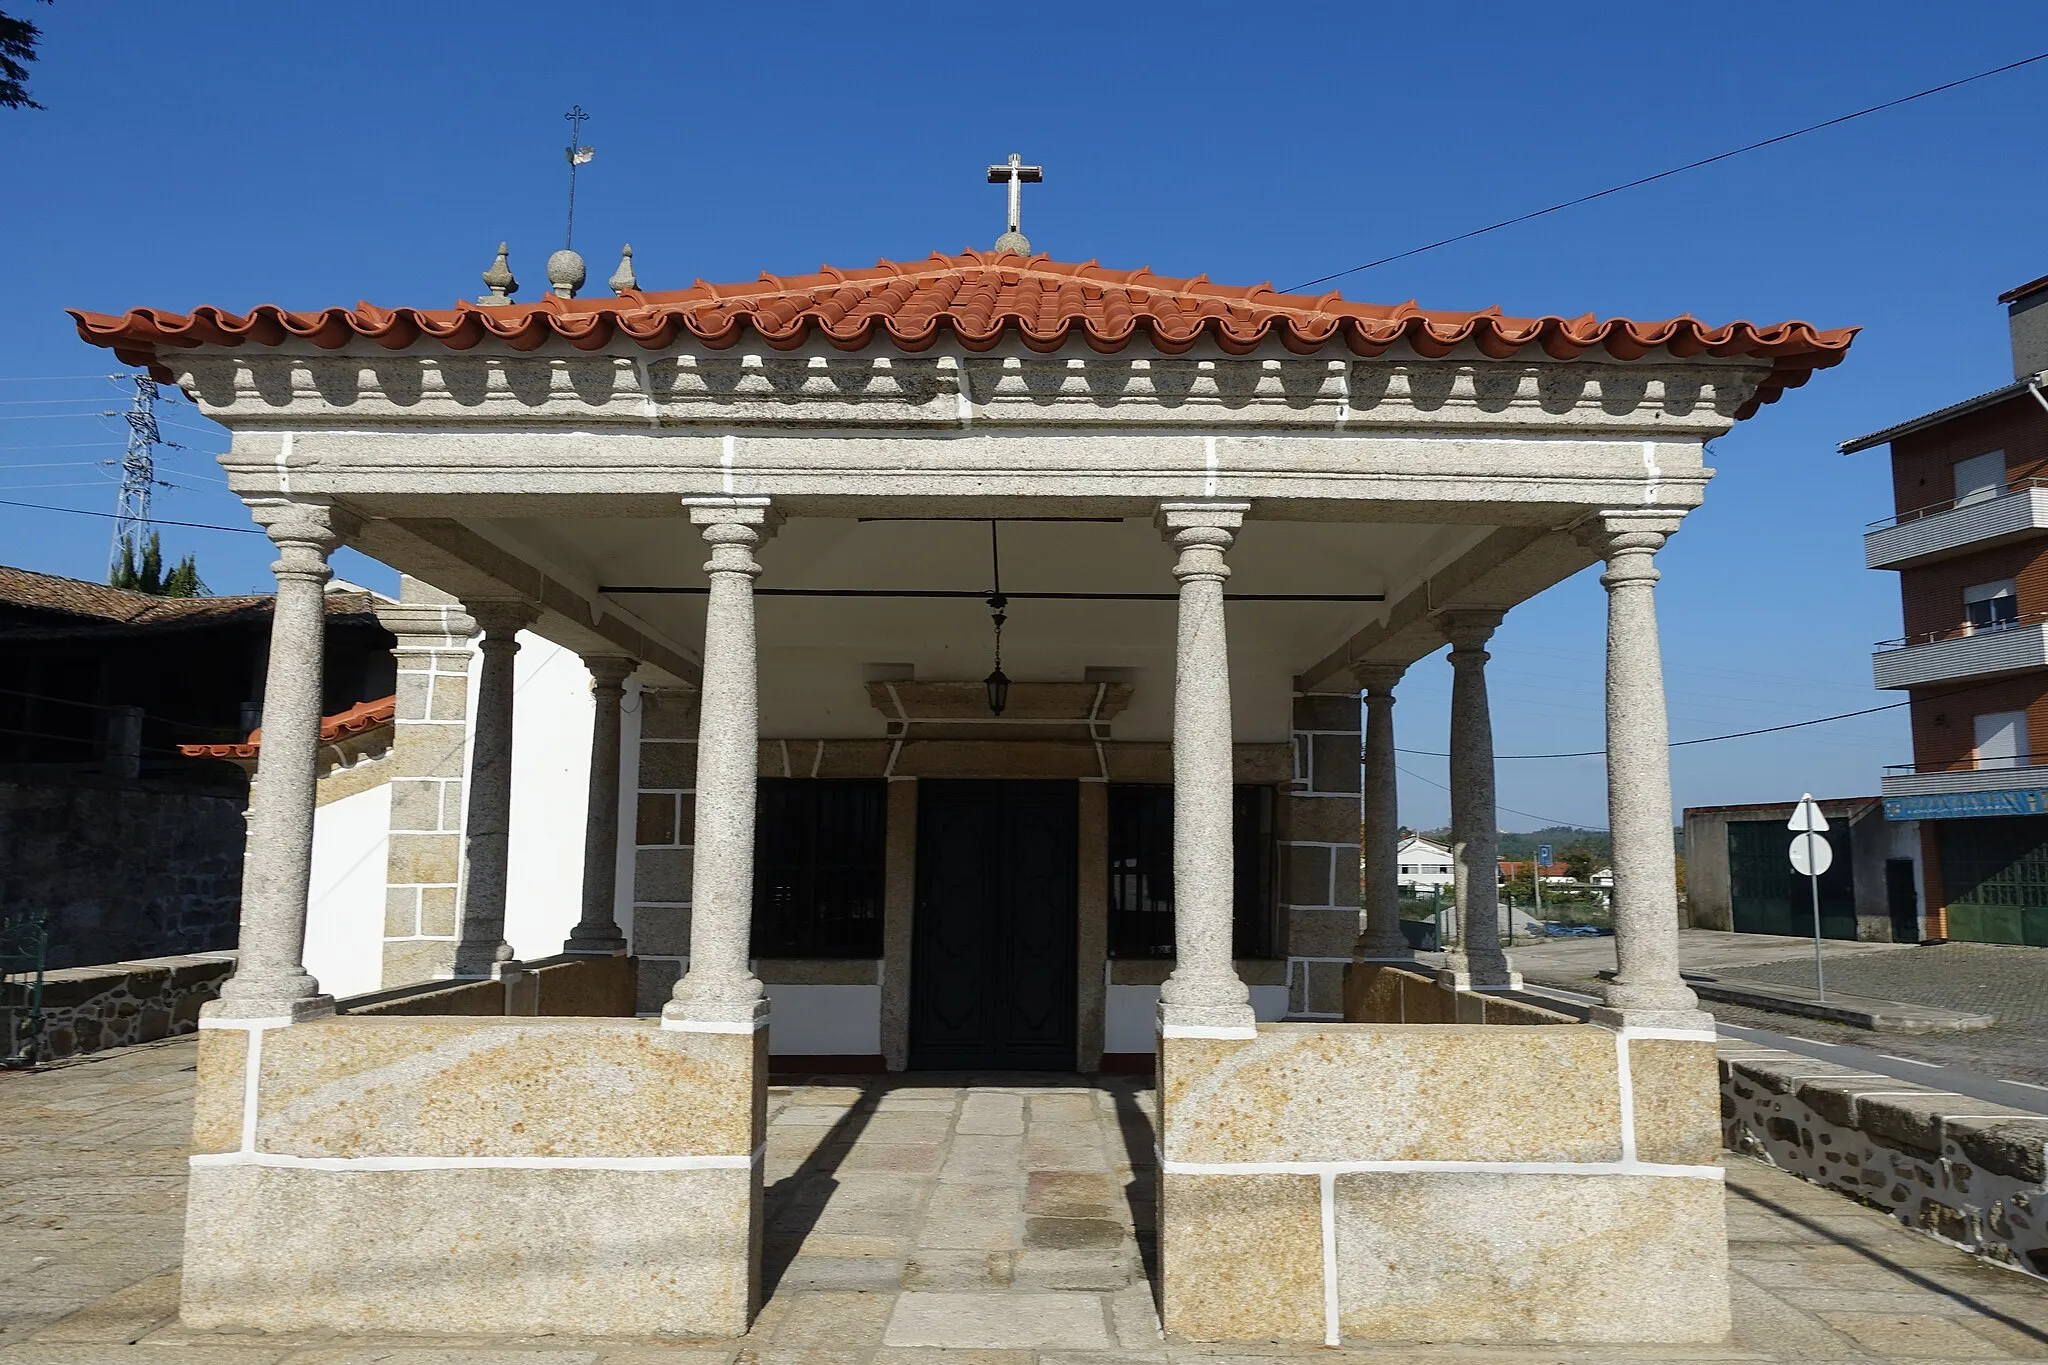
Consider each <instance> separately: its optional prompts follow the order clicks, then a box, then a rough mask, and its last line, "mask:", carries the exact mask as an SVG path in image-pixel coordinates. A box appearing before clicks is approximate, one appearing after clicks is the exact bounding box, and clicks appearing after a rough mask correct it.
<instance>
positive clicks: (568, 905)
mask: <svg viewBox="0 0 2048 1365" xmlns="http://www.w3.org/2000/svg"><path fill="white" fill-rule="evenodd" d="M472 676H474V673H473V672H472ZM512 687H513V693H512V695H513V702H512V839H511V855H510V858H509V866H508V876H507V885H506V892H505V939H506V941H507V942H508V943H510V944H511V945H512V952H513V955H514V956H516V957H518V958H520V959H521V960H523V961H525V960H531V959H533V958H540V957H552V956H554V955H555V954H556V953H559V952H561V951H562V941H563V940H564V939H566V938H568V937H569V931H570V930H571V929H573V928H575V927H576V921H577V920H578V919H579V918H581V916H582V908H583V822H584V818H585V816H586V814H587V813H588V810H589V791H590V728H591V721H592V714H593V713H592V709H591V700H590V671H589V670H588V669H586V668H584V666H583V661H582V660H581V659H579V658H578V657H577V656H576V655H575V653H573V652H572V651H570V650H567V649H564V648H563V647H562V646H560V645H557V644H553V643H551V642H549V641H547V640H544V639H542V638H541V637H540V636H538V635H535V634H532V633H531V632H529V631H521V632H519V653H518V654H517V655H515V656H514V657H513V673H512ZM475 695H476V689H475V688H473V687H472V688H471V689H470V696H471V697H472V698H474V697H475ZM475 733H476V727H475V723H474V716H472V723H471V726H470V734H471V735H472V736H474V735H475Z"/></svg>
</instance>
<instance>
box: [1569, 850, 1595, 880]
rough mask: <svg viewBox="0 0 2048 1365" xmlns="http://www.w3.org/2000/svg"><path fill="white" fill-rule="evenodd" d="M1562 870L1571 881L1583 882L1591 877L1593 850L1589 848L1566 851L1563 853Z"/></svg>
mask: <svg viewBox="0 0 2048 1365" xmlns="http://www.w3.org/2000/svg"><path fill="white" fill-rule="evenodd" d="M1564 870H1565V873H1566V874H1567V875H1568V876H1570V877H1571V879H1572V880H1573V881H1575V882H1582V881H1585V880H1586V879H1587V878H1588V877H1590V876H1592V875H1593V850H1592V849H1590V848H1568V849H1566V850H1565V851H1564Z"/></svg>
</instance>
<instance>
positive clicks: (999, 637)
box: [981, 521, 1010, 716]
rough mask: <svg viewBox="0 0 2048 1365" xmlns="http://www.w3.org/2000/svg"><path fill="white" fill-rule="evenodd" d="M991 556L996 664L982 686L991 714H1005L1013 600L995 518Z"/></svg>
mask: <svg viewBox="0 0 2048 1365" xmlns="http://www.w3.org/2000/svg"><path fill="white" fill-rule="evenodd" d="M988 559H989V570H990V578H991V580H992V581H991V584H990V587H991V589H992V591H991V592H990V593H989V595H988V609H989V612H990V617H989V620H990V621H991V622H992V623H993V624H994V626H995V628H996V666H995V669H994V671H993V672H991V673H990V674H989V675H988V676H987V677H986V678H983V679H982V680H981V683H982V686H984V687H986V688H987V689H988V713H989V714H990V715H992V716H1000V715H1002V714H1003V708H1004V707H1005V706H1008V705H1009V704H1010V679H1009V675H1008V674H1006V673H1004V672H1003V622H1004V621H1006V620H1008V619H1009V618H1008V617H1007V616H1005V615H1004V614H1003V613H1004V609H1005V608H1007V607H1008V606H1009V605H1010V599H1009V598H1007V597H1005V596H1003V558H1002V552H1001V550H1000V549H999V548H998V546H997V543H996V523H995V522H994V521H990V522H989V524H988Z"/></svg>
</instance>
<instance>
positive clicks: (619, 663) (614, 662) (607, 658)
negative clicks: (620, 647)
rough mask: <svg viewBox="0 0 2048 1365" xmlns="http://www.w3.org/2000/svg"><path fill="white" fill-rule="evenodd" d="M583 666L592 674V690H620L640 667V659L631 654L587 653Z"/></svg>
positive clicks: (584, 656)
mask: <svg viewBox="0 0 2048 1365" xmlns="http://www.w3.org/2000/svg"><path fill="white" fill-rule="evenodd" d="M582 657H583V667H584V668H585V669H586V670H587V671H588V672H589V674H590V687H591V690H592V691H597V690H599V689H609V690H611V691H614V692H616V691H618V690H619V689H621V688H623V687H624V686H625V685H626V679H628V678H630V677H632V676H633V670H634V669H636V668H638V667H640V661H639V660H638V659H636V658H634V657H632V656H631V655H630V654H585V655H583V656H582Z"/></svg>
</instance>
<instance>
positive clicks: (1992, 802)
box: [1884, 754, 2048, 820]
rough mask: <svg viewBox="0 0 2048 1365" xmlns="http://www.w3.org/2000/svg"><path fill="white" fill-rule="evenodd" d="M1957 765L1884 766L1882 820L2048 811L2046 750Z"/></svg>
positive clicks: (1948, 817)
mask: <svg viewBox="0 0 2048 1365" xmlns="http://www.w3.org/2000/svg"><path fill="white" fill-rule="evenodd" d="M1986 764H1987V766H1984V767H1976V766H1970V767H1964V768H1957V769H1944V768H1937V767H1934V766H1932V765H1925V766H1922V765H1916V764H1912V763H1904V764H1899V765H1897V766H1895V767H1891V768H1887V769H1885V774H1884V813H1885V818H1886V819H1887V820H1944V819H1955V818H1957V817H1969V816H1988V815H2040V814H2043V813H2044V812H2048V790H2044V789H2048V754H2022V755H2020V756H2019V757H2017V758H2003V759H1990V760H1986Z"/></svg>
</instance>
